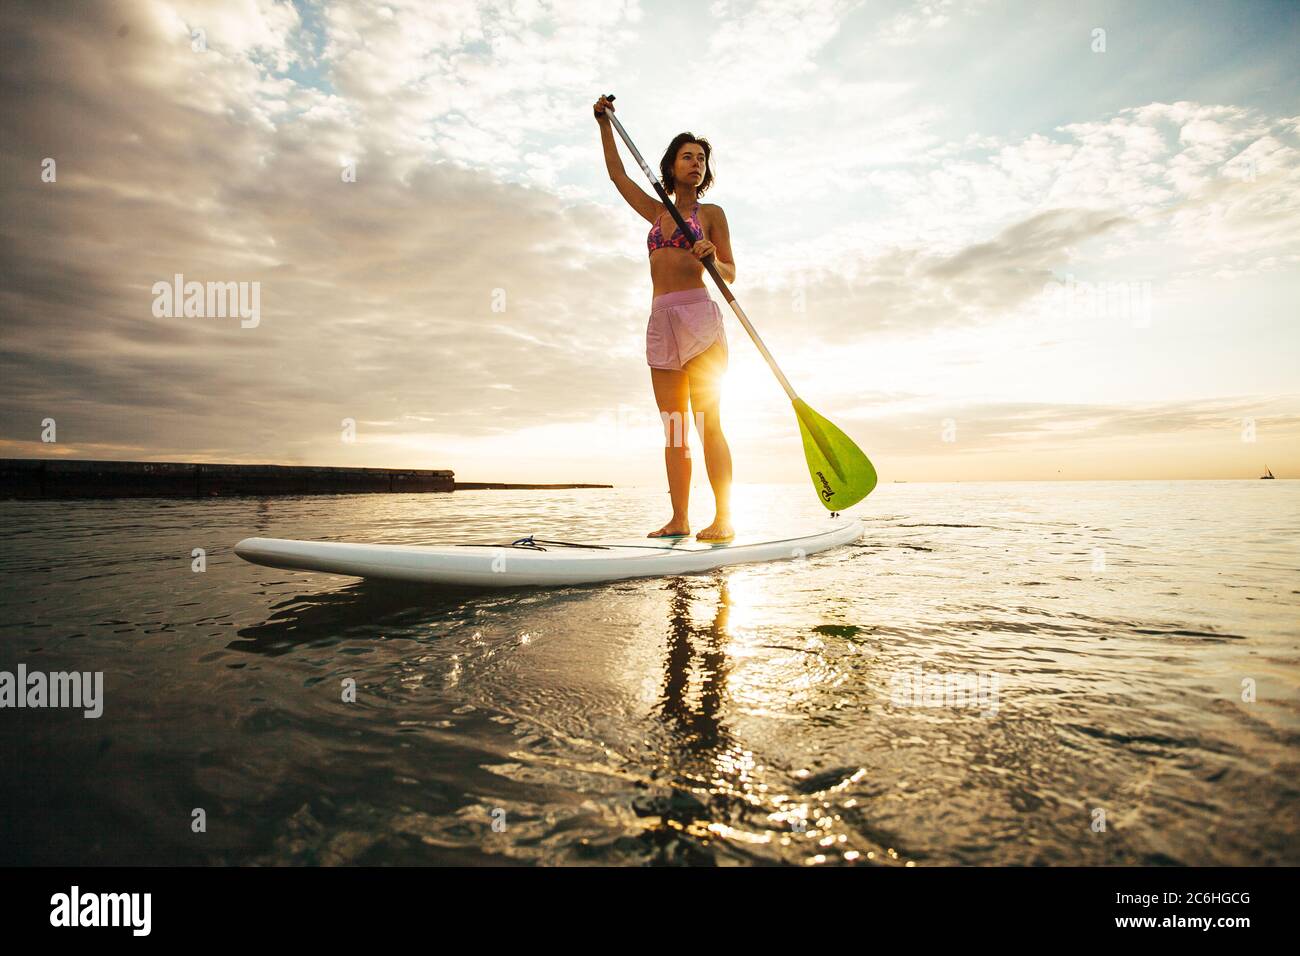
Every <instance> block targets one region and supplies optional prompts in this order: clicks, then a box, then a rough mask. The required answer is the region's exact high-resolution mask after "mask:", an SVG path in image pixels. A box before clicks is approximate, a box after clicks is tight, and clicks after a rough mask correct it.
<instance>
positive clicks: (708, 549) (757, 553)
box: [235, 520, 862, 587]
mask: <svg viewBox="0 0 1300 956" xmlns="http://www.w3.org/2000/svg"><path fill="white" fill-rule="evenodd" d="M861 536H862V523H861V522H860V521H856V520H850V521H848V522H846V523H837V524H836V525H834V526H833V527H831V528H827V529H826V530H823V531H819V532H815V533H812V534H805V535H800V536H796V537H789V538H781V539H777V540H771V539H768V540H755V539H754V538H752V537H751V538H738V539H737V540H735V541H731V542H728V543H726V544H710V543H708V542H705V541H698V540H696V539H695V538H694V537H686V538H675V539H665V538H645V539H620V540H614V541H602V542H569V541H566V542H558V541H556V540H555V539H550V538H535V539H532V538H528V539H517V540H519V541H529V540H532V541H534V542H535V544H536V546H537V547H536V548H534V547H528V546H524V545H518V544H516V545H514V546H511V543H510V542H503V543H501V544H483V545H411V544H349V543H346V542H341V541H294V540H290V539H287V538H245V539H244V540H243V541H240V542H239V543H238V544H237V545H235V553H236V554H237V555H239V556H240V557H241V558H243V559H244V560H245V561H249V562H251V563H253V564H260V565H265V566H266V567H272V568H282V569H285V570H290V571H321V572H325V573H328V574H345V575H351V576H354V577H361V578H373V579H379V580H390V581H414V582H422V583H427V584H460V585H471V586H476V587H519V586H526V585H563V584H590V583H595V582H601V581H618V580H623V579H625V578H637V577H647V576H663V575H673V574H691V573H695V572H699V571H711V570H713V569H714V568H720V567H724V566H726V565H731V564H749V563H753V562H758V561H780V560H788V559H792V558H800V557H805V556H807V555H810V554H815V553H817V552H818V551H825V550H827V549H829V548H835V547H839V546H841V545H844V544H848V543H850V542H852V541H856V540H857V539H858V538H860V537H861Z"/></svg>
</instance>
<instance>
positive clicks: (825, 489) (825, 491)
mask: <svg viewBox="0 0 1300 956" xmlns="http://www.w3.org/2000/svg"><path fill="white" fill-rule="evenodd" d="M817 477H818V478H819V479H820V480H821V483H822V490H821V495H822V501H830V500H831V499H832V498H834V497H835V491H834V489H832V488H831V483H830V482H829V481H827V480H826V476H825V475H823V474H822V473H821V472H820V471H819V472H817Z"/></svg>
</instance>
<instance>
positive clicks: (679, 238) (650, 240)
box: [645, 203, 704, 252]
mask: <svg viewBox="0 0 1300 956" xmlns="http://www.w3.org/2000/svg"><path fill="white" fill-rule="evenodd" d="M666 211H667V210H665V212H666ZM699 211H700V204H699V203H696V204H695V205H694V206H693V207H692V208H691V218H690V219H689V220H688V222H689V223H690V225H692V226H694V227H695V228H694V229H693V230H691V231H692V232H698V233H699V235H698V236H696V237H695V238H693V239H687V238H686V237H685V236H683V235H682V230H681V229H680V228H678V229H674V230H673V234H672V236H671V237H670V238H668V239H665V238H664V234H663V231H662V230H661V229H660V228H659V219H660V218H661V217H662V216H663V213H660V214H659V216H657V217H655V224H654V225H653V226H651V227H650V235H648V236H647V237H646V241H645V244H646V247H647V248H648V249H649V250H650V251H651V252H654V251H655V250H656V249H665V248H667V247H668V246H672V247H673V248H674V249H690V248H691V246H693V245H695V243H696V242H698V241H699V240H700V239H703V238H704V229H703V228H702V227H701V226H700V220H699V218H698V215H699Z"/></svg>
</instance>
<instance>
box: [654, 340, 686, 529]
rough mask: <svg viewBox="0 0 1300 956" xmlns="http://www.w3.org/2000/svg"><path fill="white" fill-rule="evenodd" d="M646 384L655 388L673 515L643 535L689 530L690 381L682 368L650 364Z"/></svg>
mask: <svg viewBox="0 0 1300 956" xmlns="http://www.w3.org/2000/svg"><path fill="white" fill-rule="evenodd" d="M688 364H689V363H688ZM650 384H651V385H653V386H654V390H655V404H657V405H658V406H659V417H660V418H661V419H663V423H664V467H665V468H667V469H668V492H669V494H670V496H671V497H672V502H673V517H672V520H671V521H669V522H668V523H667V524H666V525H664V526H663V527H662V528H660V529H659V530H658V531H652V532H650V534H649V535H647V537H650V538H658V537H662V536H664V535H676V534H690V533H691V526H690V519H689V517H688V514H687V513H688V510H689V504H690V500H691V454H690V449H689V448H688V447H687V436H688V435H689V434H690V430H691V425H690V419H689V417H688V416H689V415H690V411H689V406H690V383H689V379H688V376H687V373H686V372H678V371H675V370H673V369H667V368H651V369H650Z"/></svg>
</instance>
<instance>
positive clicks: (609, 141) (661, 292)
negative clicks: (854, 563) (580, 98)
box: [594, 96, 736, 541]
mask: <svg viewBox="0 0 1300 956" xmlns="http://www.w3.org/2000/svg"><path fill="white" fill-rule="evenodd" d="M613 109H614V106H613V105H612V104H611V103H610V102H609V100H607V99H606V98H605V97H603V96H602V97H601V98H600V99H598V100H597V101H596V104H595V107H594V112H595V114H596V122H597V123H598V124H599V125H600V138H601V142H602V144H603V145H604V149H605V166H606V168H607V169H608V170H609V178H610V179H611V180H612V181H613V183H614V186H615V187H616V188H617V189H618V191H619V193H620V194H621V195H622V196H623V198H624V199H626V200H627V203H628V205H629V206H631V207H632V208H633V209H635V210H636V211H637V212H638V213H639V214H640V215H641V216H642V217H643V218H645V219H646V220H647V221H649V222H651V223H653V225H652V226H651V229H650V235H649V236H648V237H647V241H646V245H647V246H649V249H650V280H651V282H652V283H653V284H654V299H653V301H652V302H651V304H650V322H649V325H648V326H647V328H646V361H647V363H648V364H649V365H650V384H651V385H653V386H654V393H655V402H656V403H657V404H658V406H659V416H660V417H661V418H662V419H663V422H664V465H665V467H666V468H667V469H668V491H669V493H670V495H671V497H672V503H673V516H672V519H671V520H670V521H669V522H668V523H667V524H666V525H664V526H663V527H662V528H660V529H659V530H658V531H652V532H650V534H648V535H647V537H650V538H673V537H684V536H686V535H688V534H690V533H691V529H690V524H689V521H688V519H687V506H688V504H689V502H690V496H691V456H690V449H689V448H688V447H687V432H688V431H689V425H690V422H691V421H692V419H693V420H694V421H695V428H696V431H697V432H698V433H699V435H700V440H701V441H702V442H703V444H704V465H705V468H706V469H707V471H708V473H709V484H710V485H712V486H713V500H714V504H715V506H716V508H717V513H716V515H715V517H714V519H713V523H712V524H711V525H709V526H708V527H707V528H705V529H704V530H703V531H701V532H700V533H699V534H697V535H696V537H697V538H698V539H699V540H701V541H728V540H730V539H731V538H734V537H735V532H734V531H733V530H732V527H731V449H730V448H728V447H727V439H726V437H725V436H724V435H723V434H722V422H721V419H720V417H719V408H718V404H719V401H720V399H721V394H720V391H721V387H722V373H723V372H725V371H726V369H727V335H726V332H725V330H724V329H723V326H722V311H721V310H720V309H719V308H718V305H717V303H716V302H714V301H713V299H711V298H710V297H709V291H708V289H706V288H705V286H704V279H703V275H704V266H703V265H702V264H701V262H700V260H701V259H703V258H704V257H705V256H708V255H710V254H712V255H713V257H714V265H715V266H716V267H717V270H718V273H719V274H720V275H721V276H722V278H723V279H724V280H725V281H726V282H728V283H731V282H735V281H736V265H735V262H734V261H733V260H732V254H731V236H730V234H729V233H728V231H727V217H726V216H724V215H723V213H722V210H721V209H720V208H719V207H718V206H714V205H701V204H700V202H699V201H698V199H699V197H700V196H702V195H704V192H705V191H706V190H707V189H708V188H709V185H710V184H711V183H712V182H713V171H712V170H711V169H709V153H710V151H711V149H712V147H710V146H709V143H708V141H707V140H703V139H699V138H698V137H695V136H692V135H691V134H690V133H680V134H678V136H677V137H676V138H674V139H673V141H672V143H670V144H669V146H668V150H667V152H665V153H664V157H663V159H662V160H660V162H659V173H660V178H661V179H662V180H663V184H664V189H665V190H666V191H667V192H668V193H669V194H670V195H672V197H673V204H674V205H675V206H676V207H677V211H678V212H680V213H681V215H682V218H683V219H684V220H686V223H687V225H688V226H689V227H690V229H691V233H692V234H691V235H690V236H689V237H688V236H683V235H682V232H681V230H680V229H678V228H676V227H675V225H674V224H673V219H672V215H671V214H669V212H668V210H667V208H666V207H665V206H664V204H663V203H661V202H660V201H659V200H657V199H654V198H652V197H651V196H650V195H648V194H647V193H646V192H645V191H644V190H643V189H641V188H640V187H639V186H637V184H636V183H634V182H633V181H632V179H631V178H630V177H629V176H628V175H627V173H626V172H625V171H624V169H623V161H622V160H621V159H619V156H618V148H617V147H616V146H615V145H614V132H613V128H612V126H611V124H610V122H609V117H608V116H607V115H606V114H605V111H606V110H613ZM715 242H716V245H715ZM692 412H694V414H693V415H692V414H691V413H692Z"/></svg>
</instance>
